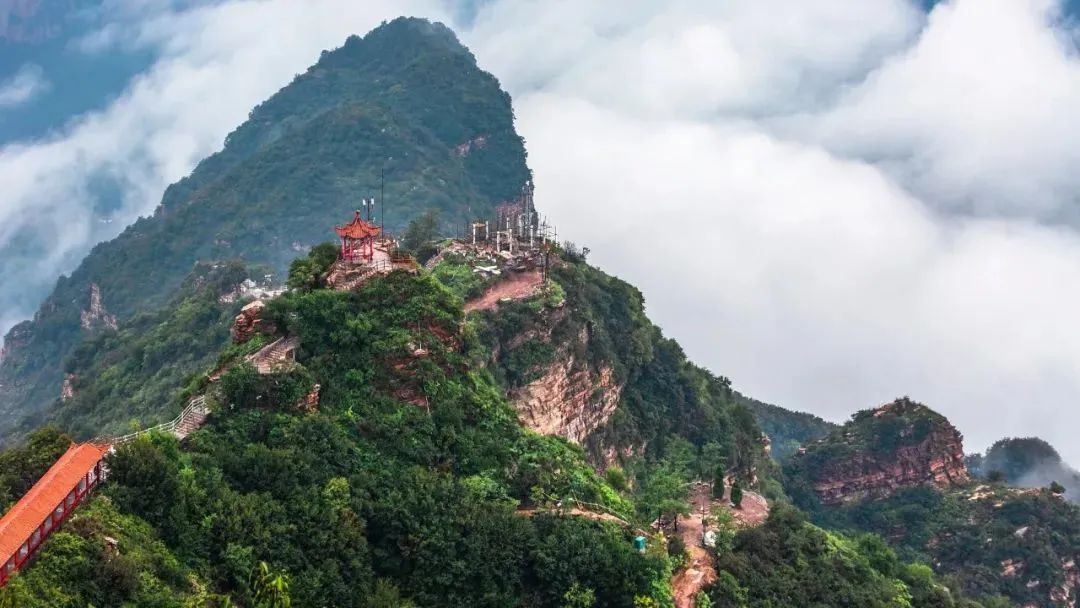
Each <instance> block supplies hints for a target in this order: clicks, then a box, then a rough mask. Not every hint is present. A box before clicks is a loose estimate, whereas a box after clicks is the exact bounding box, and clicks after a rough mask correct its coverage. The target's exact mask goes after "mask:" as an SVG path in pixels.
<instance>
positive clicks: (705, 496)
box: [671, 483, 769, 608]
mask: <svg viewBox="0 0 1080 608" xmlns="http://www.w3.org/2000/svg"><path fill="white" fill-rule="evenodd" d="M730 499H731V489H730V488H727V490H726V491H725V492H724V498H723V499H721V500H712V499H711V488H710V487H709V485H708V484H705V483H701V484H699V485H697V486H696V487H695V488H694V492H693V494H692V495H691V497H690V505H691V511H690V516H689V517H682V516H680V517H679V536H681V537H682V539H683V542H684V543H685V544H686V553H687V556H688V558H687V565H686V567H685V568H683V569H682V570H679V571H678V572H676V573H675V576H674V577H673V578H672V580H671V589H672V594H673V595H674V596H675V608H694V597H695V596H697V594H698V593H699V592H700V591H701V590H702V589H704V588H705V587H708V586H709V585H711V584H712V583H713V582H714V581H715V580H716V568H715V567H714V566H713V558H712V556H711V555H709V552H708V550H707V549H706V548H705V547H704V544H703V542H702V541H703V536H704V529H703V528H702V522H701V516H702V508H703V507H704V509H705V516H706V517H707V516H708V515H709V514H710V513H713V512H716V511H727V512H728V513H730V514H731V516H732V519H734V520H735V524H736V525H737V526H739V527H740V528H748V527H753V526H758V525H761V524H762V523H764V522H765V520H766V519H767V518H768V517H769V503H768V501H767V500H765V498H764V497H763V496H761V495H760V494H756V493H754V492H750V491H748V490H744V491H743V501H742V508H739V509H736V508H734V507H732V506H731V502H730Z"/></svg>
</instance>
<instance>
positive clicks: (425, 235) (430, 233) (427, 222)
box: [401, 209, 439, 254]
mask: <svg viewBox="0 0 1080 608" xmlns="http://www.w3.org/2000/svg"><path fill="white" fill-rule="evenodd" d="M438 236H439V210H438V209H430V210H428V211H427V212H426V213H424V214H423V215H421V216H420V217H417V218H413V220H412V221H410V222H409V226H408V227H407V228H406V229H405V234H404V235H402V237H401V246H402V248H404V249H408V250H409V251H412V252H413V253H416V254H419V253H420V249H421V248H422V247H423V246H424V245H427V244H429V243H431V241H434V240H435V239H436V238H437V237H438Z"/></svg>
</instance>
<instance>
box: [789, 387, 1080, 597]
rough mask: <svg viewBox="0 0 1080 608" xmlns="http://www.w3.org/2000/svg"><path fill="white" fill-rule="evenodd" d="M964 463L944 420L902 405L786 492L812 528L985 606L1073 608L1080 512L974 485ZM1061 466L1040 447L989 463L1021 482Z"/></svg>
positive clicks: (1012, 447)
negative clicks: (865, 536)
mask: <svg viewBox="0 0 1080 608" xmlns="http://www.w3.org/2000/svg"><path fill="white" fill-rule="evenodd" d="M962 455H963V445H962V437H961V436H960V434H959V432H958V431H956V429H955V428H953V426H952V425H951V424H950V423H949V421H948V420H946V419H945V418H944V417H943V416H941V415H940V414H938V413H936V412H934V411H932V410H931V409H929V408H928V407H926V406H925V405H922V404H919V403H915V402H913V401H911V400H909V399H900V400H897V401H895V402H893V403H890V404H887V405H885V406H883V407H881V408H878V409H874V410H864V411H862V412H859V413H857V414H855V415H854V416H853V417H852V420H851V421H850V422H848V423H847V424H845V425H844V426H842V427H840V428H839V429H838V430H837V431H835V432H833V433H830V434H829V435H828V436H827V437H826V438H824V439H822V440H819V441H816V442H814V443H812V444H810V445H808V446H807V449H806V452H805V453H803V454H799V455H798V456H796V457H795V458H793V459H792V460H791V461H790V462H789V463H788V464H787V465H786V466H785V468H784V474H785V479H786V482H787V483H786V485H785V489H786V490H787V491H788V493H789V495H790V496H791V497H792V498H793V499H794V501H795V502H796V504H797V505H798V506H799V507H801V508H803V509H805V510H807V511H808V512H809V513H810V514H811V516H812V517H813V519H814V520H815V523H818V524H819V525H823V526H825V527H827V528H829V529H832V530H838V531H842V532H845V533H849V534H858V533H863V532H872V533H875V534H880V535H881V536H883V537H885V538H886V539H888V541H889V542H890V543H891V544H892V545H893V546H895V547H896V549H897V550H898V552H899V554H900V556H901V557H902V558H903V559H905V560H915V561H920V562H924V563H928V564H933V566H934V569H935V570H936V571H937V572H938V574H940V575H943V576H947V577H948V578H949V579H951V580H953V581H955V582H956V584H957V585H958V586H959V587H960V588H961V589H962V590H963V591H964V592H965V593H967V594H970V595H972V596H974V597H975V598H977V599H983V600H986V601H987V605H992V606H1025V607H1027V606H1031V607H1038V608H1063V607H1065V606H1075V605H1076V602H1077V601H1078V600H1080V568H1078V567H1077V563H1080V549H1078V547H1080V508H1077V506H1076V505H1073V504H1070V503H1069V502H1067V501H1065V500H1064V497H1063V496H1062V494H1061V493H1060V491H1055V490H1054V489H1050V488H1041V489H1034V488H1033V489H1017V488H1013V487H1008V486H1006V485H1005V484H1003V483H1001V482H1000V481H998V482H993V483H988V482H985V481H979V480H972V481H968V472H967V470H966V467H965V466H964V463H963V461H962ZM1053 455H1056V452H1055V451H1054V450H1053V448H1050V446H1048V445H1046V444H1045V443H1044V442H1041V441H1038V440H1034V441H1032V440H1005V441H1003V442H999V443H998V444H995V446H994V447H993V448H992V449H991V450H990V451H989V452H988V454H987V456H986V460H987V461H989V463H990V464H991V466H994V467H1001V468H1000V469H998V470H1007V471H1008V472H1007V473H1006V475H1012V476H1014V477H1017V478H1023V477H1024V476H1025V475H1026V474H1027V473H1029V472H1030V471H1033V470H1036V469H1037V468H1038V467H1039V466H1040V464H1043V465H1045V464H1046V463H1047V462H1048V461H1049V460H1051V459H1052V456H1053ZM967 461H968V462H972V459H971V458H968V460H967ZM976 464H978V463H976ZM980 468H981V470H982V472H985V468H986V467H985V466H982V467H979V466H977V467H976V470H975V471H974V473H975V474H978V473H979V472H980ZM1057 490H1060V488H1057ZM997 596H1004V598H1007V600H1006V599H1001V598H998V599H991V598H995V597H997Z"/></svg>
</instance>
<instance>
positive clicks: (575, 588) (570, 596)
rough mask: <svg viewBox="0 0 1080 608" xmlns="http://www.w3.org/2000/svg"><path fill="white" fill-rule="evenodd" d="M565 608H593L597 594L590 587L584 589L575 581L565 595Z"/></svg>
mask: <svg viewBox="0 0 1080 608" xmlns="http://www.w3.org/2000/svg"><path fill="white" fill-rule="evenodd" d="M563 601H564V602H565V603H564V604H563V608H592V607H593V606H594V605H595V604H596V594H595V593H593V590H592V589H589V588H588V587H582V586H581V584H580V583H578V582H577V581H574V584H573V585H570V589H569V590H567V592H566V593H565V594H564V595H563Z"/></svg>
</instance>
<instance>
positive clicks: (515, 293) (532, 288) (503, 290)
mask: <svg viewBox="0 0 1080 608" xmlns="http://www.w3.org/2000/svg"><path fill="white" fill-rule="evenodd" d="M543 282H544V277H543V275H542V274H540V271H539V270H532V271H529V272H511V273H510V276H508V277H506V278H505V279H503V280H501V281H499V282H498V283H495V284H494V285H492V286H491V287H490V288H489V289H488V290H487V291H485V292H484V294H483V295H481V296H480V297H478V298H476V299H473V300H469V301H468V302H466V303H465V312H469V311H473V310H489V309H492V308H495V306H497V305H498V304H499V301H500V300H503V299H510V300H521V299H523V298H527V297H529V296H531V295H533V294H535V293H536V291H537V289H539V288H540V286H541V285H542V284H543Z"/></svg>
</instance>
